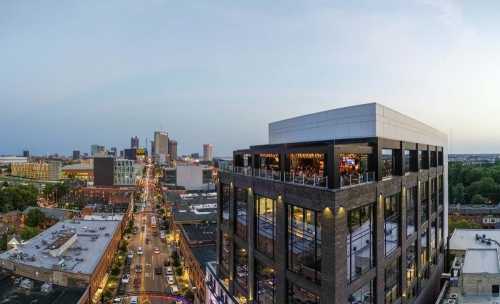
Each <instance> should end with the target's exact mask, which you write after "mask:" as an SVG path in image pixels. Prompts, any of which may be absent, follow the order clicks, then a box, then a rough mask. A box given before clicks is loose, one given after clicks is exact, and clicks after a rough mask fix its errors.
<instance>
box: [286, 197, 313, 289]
mask: <svg viewBox="0 0 500 304" xmlns="http://www.w3.org/2000/svg"><path fill="white" fill-rule="evenodd" d="M320 217H321V213H320V212H317V211H313V210H309V209H305V208H301V207H297V206H293V205H288V231H287V233H288V237H287V239H288V269H289V270H291V271H293V272H296V273H299V274H302V275H303V276H304V277H306V278H307V279H310V280H312V281H314V282H318V283H319V282H320V275H321V224H320V223H321V221H320Z"/></svg>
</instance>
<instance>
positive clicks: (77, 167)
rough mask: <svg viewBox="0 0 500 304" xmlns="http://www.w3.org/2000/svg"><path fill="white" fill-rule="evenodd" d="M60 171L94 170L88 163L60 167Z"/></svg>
mask: <svg viewBox="0 0 500 304" xmlns="http://www.w3.org/2000/svg"><path fill="white" fill-rule="evenodd" d="M62 170H63V171H64V170H94V166H93V165H92V164H90V163H78V164H71V165H66V166H64V167H62Z"/></svg>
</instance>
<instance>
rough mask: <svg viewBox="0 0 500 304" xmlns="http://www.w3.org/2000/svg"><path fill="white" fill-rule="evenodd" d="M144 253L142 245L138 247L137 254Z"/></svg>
mask: <svg viewBox="0 0 500 304" xmlns="http://www.w3.org/2000/svg"><path fill="white" fill-rule="evenodd" d="M143 253H144V251H143V249H142V247H137V254H138V255H142V254H143Z"/></svg>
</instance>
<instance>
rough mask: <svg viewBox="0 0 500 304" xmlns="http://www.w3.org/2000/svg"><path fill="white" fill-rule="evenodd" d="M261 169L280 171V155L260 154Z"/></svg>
mask: <svg viewBox="0 0 500 304" xmlns="http://www.w3.org/2000/svg"><path fill="white" fill-rule="evenodd" d="M257 156H258V164H259V169H262V170H269V171H280V155H279V154H278V153H261V154H258V155H257Z"/></svg>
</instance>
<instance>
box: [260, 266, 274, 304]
mask: <svg viewBox="0 0 500 304" xmlns="http://www.w3.org/2000/svg"><path fill="white" fill-rule="evenodd" d="M255 266H256V272H255V281H256V285H257V288H256V289H257V290H256V291H255V293H256V296H255V299H256V300H257V301H256V303H258V304H274V303H276V295H275V286H276V284H275V283H276V281H275V277H274V269H273V268H272V267H270V266H266V265H264V264H262V263H260V262H259V261H255Z"/></svg>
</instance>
